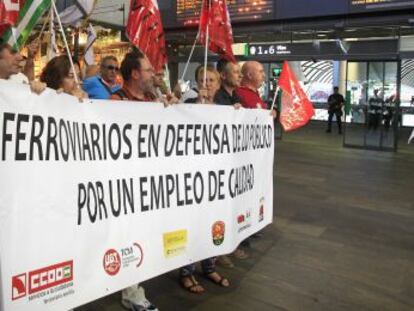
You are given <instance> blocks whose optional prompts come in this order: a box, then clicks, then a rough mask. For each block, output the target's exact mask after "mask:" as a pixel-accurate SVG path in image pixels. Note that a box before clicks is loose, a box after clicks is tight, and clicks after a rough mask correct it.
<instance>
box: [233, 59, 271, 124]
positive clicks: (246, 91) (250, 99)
mask: <svg viewBox="0 0 414 311" xmlns="http://www.w3.org/2000/svg"><path fill="white" fill-rule="evenodd" d="M242 75H243V78H242V81H241V86H240V87H239V88H237V89H236V95H237V96H238V97H239V98H240V103H241V104H242V106H243V107H244V108H250V109H257V108H258V109H267V105H266V103H265V102H264V101H263V100H262V98H261V97H260V94H259V92H258V89H259V88H260V87H261V86H262V85H263V83H264V82H265V79H266V74H265V72H264V68H263V65H262V64H260V63H259V62H256V61H248V62H245V63H244V65H243V67H242ZM272 115H273V117H274V118H275V117H276V110H273V111H272Z"/></svg>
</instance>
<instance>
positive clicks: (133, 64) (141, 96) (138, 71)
mask: <svg viewBox="0 0 414 311" xmlns="http://www.w3.org/2000/svg"><path fill="white" fill-rule="evenodd" d="M121 75H122V78H123V80H124V85H123V86H122V88H121V89H120V90H118V91H116V92H115V93H114V94H112V96H111V99H115V100H133V101H145V102H148V101H154V100H155V99H156V96H155V94H154V93H153V91H154V69H153V68H152V66H151V64H150V62H149V61H148V59H147V58H146V57H145V56H144V54H142V53H141V52H139V51H137V50H135V51H133V52H130V53H127V54H126V55H125V58H124V60H123V61H122V63H121Z"/></svg>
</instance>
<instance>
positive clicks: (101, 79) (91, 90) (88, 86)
mask: <svg viewBox="0 0 414 311" xmlns="http://www.w3.org/2000/svg"><path fill="white" fill-rule="evenodd" d="M118 71H119V65H118V60H117V59H116V57H115V56H105V57H104V58H103V59H102V62H101V66H100V75H96V76H93V77H90V78H87V79H85V80H84V81H83V90H84V91H85V92H86V93H88V96H89V98H93V99H109V98H110V97H111V95H112V94H113V93H114V92H116V91H118V90H119V89H120V88H121V86H120V85H119V84H117V83H116V78H117V75H118Z"/></svg>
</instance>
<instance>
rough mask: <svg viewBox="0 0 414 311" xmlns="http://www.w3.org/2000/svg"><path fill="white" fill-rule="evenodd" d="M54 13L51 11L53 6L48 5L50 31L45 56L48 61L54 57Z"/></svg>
mask: <svg viewBox="0 0 414 311" xmlns="http://www.w3.org/2000/svg"><path fill="white" fill-rule="evenodd" d="M54 17H55V14H54V13H53V8H52V7H50V17H49V19H50V23H49V33H50V41H49V44H50V47H49V49H48V51H47V58H48V61H49V60H51V59H52V58H53V57H55V56H56V55H54V54H55V53H53V52H54V49H55V44H56V34H55V28H54V22H55V18H54Z"/></svg>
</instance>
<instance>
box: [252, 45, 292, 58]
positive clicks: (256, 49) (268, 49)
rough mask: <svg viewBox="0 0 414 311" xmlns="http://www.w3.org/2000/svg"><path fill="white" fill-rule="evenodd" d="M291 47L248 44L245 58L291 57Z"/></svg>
mask: <svg viewBox="0 0 414 311" xmlns="http://www.w3.org/2000/svg"><path fill="white" fill-rule="evenodd" d="M291 47H292V45H287V44H249V48H248V49H247V55H246V56H260V55H268V56H272V55H291V54H292V50H291Z"/></svg>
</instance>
